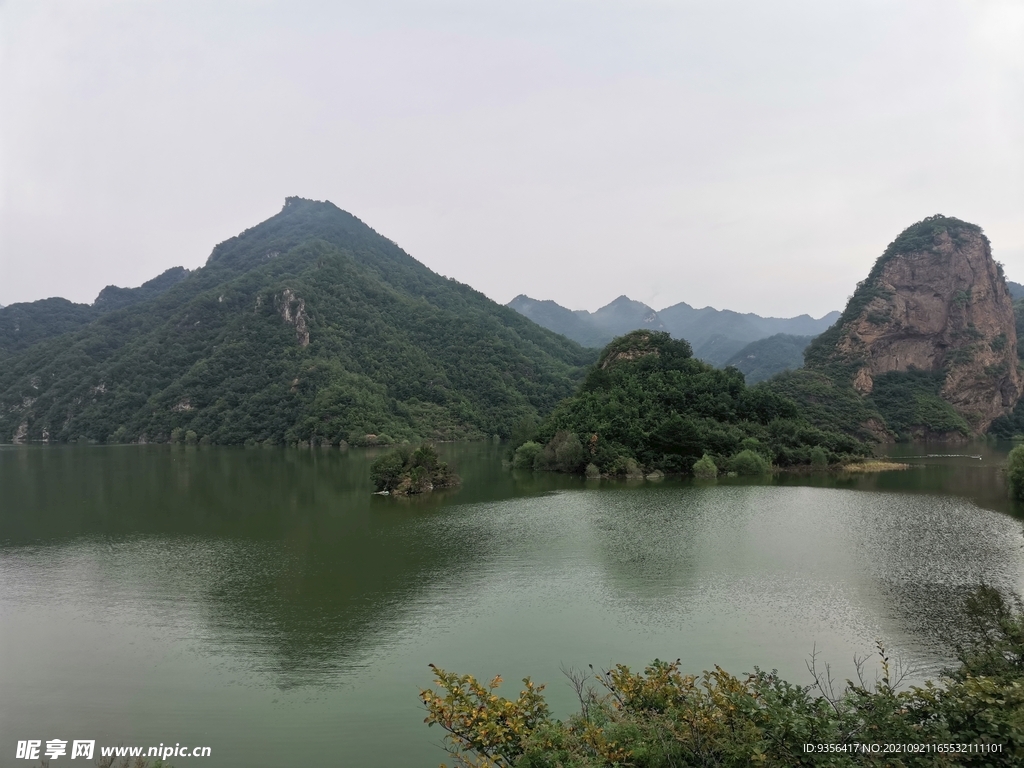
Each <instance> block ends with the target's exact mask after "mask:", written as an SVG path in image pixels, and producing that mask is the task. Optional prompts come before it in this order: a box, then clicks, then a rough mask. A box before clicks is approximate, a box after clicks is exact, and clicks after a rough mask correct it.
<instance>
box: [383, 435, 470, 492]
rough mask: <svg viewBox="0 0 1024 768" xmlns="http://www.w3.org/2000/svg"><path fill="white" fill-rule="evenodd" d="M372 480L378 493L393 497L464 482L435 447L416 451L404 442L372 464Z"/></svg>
mask: <svg viewBox="0 0 1024 768" xmlns="http://www.w3.org/2000/svg"><path fill="white" fill-rule="evenodd" d="M370 479H371V480H372V481H373V485H374V490H375V492H376V493H379V494H383V495H392V496H408V495H411V494H416V493H427V492H428V491H433V490H437V489H438V488H454V487H455V486H457V485H459V484H461V483H462V479H461V478H460V477H459V476H458V475H456V474H455V473H454V472H452V471H451V470H450V469H449V468H448V465H447V464H446V463H445V462H443V461H441V459H440V457H439V456H438V455H437V451H436V450H434V446H432V445H429V444H424V445H421V446H420V447H419V448H417V449H416V450H413V449H412V448H411V447H410V446H408V445H400V446H399V447H398V448H396V449H394V450H393V451H388V452H387V453H385V454H382V455H381V456H378V457H377V459H376V460H375V461H374V462H373V464H371V465H370Z"/></svg>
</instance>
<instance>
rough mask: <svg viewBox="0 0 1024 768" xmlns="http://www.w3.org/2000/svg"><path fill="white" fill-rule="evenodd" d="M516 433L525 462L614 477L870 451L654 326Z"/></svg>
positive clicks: (518, 456) (755, 468) (615, 350)
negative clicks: (531, 430)
mask: <svg viewBox="0 0 1024 768" xmlns="http://www.w3.org/2000/svg"><path fill="white" fill-rule="evenodd" d="M518 438H519V439H518V441H514V442H513V444H512V448H513V449H514V450H515V453H514V454H513V462H514V463H515V464H516V465H518V466H532V467H533V468H536V469H555V470H559V471H563V472H584V471H586V472H588V473H590V474H593V473H600V474H610V475H628V474H636V473H638V472H652V471H661V472H666V473H689V472H692V471H694V465H695V464H696V463H697V462H698V461H700V460H702V459H704V457H705V456H707V459H708V460H709V461H711V462H714V465H715V469H716V471H736V472H740V473H754V472H759V471H764V470H766V469H767V468H768V467H769V466H770V465H771V464H777V465H781V466H791V465H797V464H810V463H811V462H812V461H813V460H814V459H815V458H816V457H817V458H818V460H819V461H820V462H822V463H828V462H835V461H838V460H839V459H841V458H844V457H849V456H854V455H863V454H864V453H866V452H867V447H866V445H865V444H864V443H863V442H862V441H860V440H858V439H856V438H854V437H851V436H850V435H847V434H843V433H841V432H839V431H836V430H833V429H825V428H820V427H817V426H815V425H814V424H812V423H811V422H809V421H808V420H807V419H806V418H804V417H803V416H802V415H801V413H800V411H799V409H798V407H797V405H796V403H795V402H794V401H793V400H792V399H790V398H788V397H786V396H784V395H782V394H780V393H779V392H777V391H776V390H774V389H771V388H769V387H767V386H764V385H758V386H754V387H748V386H747V385H746V383H745V382H744V380H743V374H742V373H740V372H739V371H737V370H736V369H734V368H728V369H725V370H719V369H716V368H714V367H712V366H711V365H709V364H708V363H705V362H702V361H700V360H697V359H695V358H694V357H693V351H692V349H691V348H690V345H689V344H688V343H687V342H685V341H681V340H675V339H672V338H671V337H670V336H669V335H668V334H667V333H663V332H656V331H634V332H632V333H630V334H627V335H625V336H623V337H621V338H618V339H616V340H615V341H613V342H612V343H611V344H609V345H608V346H607V347H605V349H604V350H603V351H602V353H601V357H600V358H599V360H598V361H597V363H596V364H595V365H594V366H592V367H591V368H590V370H589V372H588V373H587V376H586V379H585V380H584V381H583V383H582V384H581V385H580V387H579V389H578V390H577V391H576V393H575V395H574V396H573V397H571V398H569V399H568V400H566V401H565V402H563V403H561V404H560V405H559V406H558V407H557V408H556V409H555V411H554V413H552V414H551V416H550V417H548V418H547V419H546V420H545V421H544V422H543V423H542V424H541V425H540V426H539V428H538V429H537V430H536V434H535V435H530V434H528V433H526V432H520V433H519V434H518ZM516 442H518V443H519V445H516Z"/></svg>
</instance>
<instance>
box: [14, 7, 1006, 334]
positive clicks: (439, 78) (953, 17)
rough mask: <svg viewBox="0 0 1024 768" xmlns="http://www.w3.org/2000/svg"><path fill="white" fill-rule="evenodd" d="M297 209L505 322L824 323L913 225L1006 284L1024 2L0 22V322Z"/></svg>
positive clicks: (90, 292) (68, 10) (106, 12)
mask: <svg viewBox="0 0 1024 768" xmlns="http://www.w3.org/2000/svg"><path fill="white" fill-rule="evenodd" d="M291 195H297V196H300V197H306V198H312V199H317V200H330V201H331V202H333V203H335V204H336V205H338V206H339V207H341V208H343V209H345V210H347V211H349V212H351V213H352V214H354V215H355V216H357V217H359V218H360V219H362V220H363V221H365V222H366V223H367V224H369V225H370V226H372V227H373V228H374V229H376V230H377V231H378V232H380V233H381V234H383V235H385V236H387V237H389V238H390V239H392V240H394V241H396V242H397V243H398V244H399V245H401V246H402V247H403V248H404V249H405V250H406V251H407V252H409V253H410V254H411V255H412V256H414V257H415V258H417V259H418V260H419V261H421V262H422V263H424V264H426V265H427V266H428V267H430V268H431V269H433V270H434V271H436V272H439V273H441V274H444V275H447V276H449V277H453V278H455V279H457V280H459V281H460V282H463V283H468V284H469V285H471V286H473V287H474V288H476V289H478V290H480V291H482V292H483V293H484V294H486V295H487V296H489V297H490V298H492V299H494V300H495V301H498V302H501V303H506V302H508V301H509V300H511V299H512V298H513V297H514V296H516V295H517V294H520V293H525V294H527V295H529V296H532V297H534V298H538V299H553V300H555V301H557V302H558V303H560V304H562V305H564V306H568V307H570V308H572V309H591V310H593V309H597V308H598V307H600V306H602V305H604V304H607V303H608V302H609V301H611V300H613V299H614V298H616V297H617V296H619V295H621V294H625V295H627V296H629V297H630V298H633V299H636V300H639V301H643V302H645V303H647V304H649V305H651V306H652V307H654V308H655V309H661V308H664V307H666V306H669V305H672V304H675V303H677V302H680V301H685V302H687V303H689V304H691V305H694V306H706V305H710V306H714V307H717V308H720V309H721V308H727V309H734V310H738V311H743V312H757V313H758V314H762V315H772V316H781V317H788V316H792V315H797V314H801V313H809V314H811V315H814V316H815V317H818V316H821V315H823V314H825V313H827V312H829V311H831V310H835V309H841V308H842V307H843V305H844V304H845V301H846V299H847V297H848V296H849V295H850V294H851V293H852V292H853V289H854V286H855V284H856V282H857V281H858V280H860V279H863V278H864V277H865V276H866V275H867V272H868V270H869V269H870V267H871V264H872V263H873V261H874V260H875V258H877V257H878V255H879V254H881V252H882V251H883V250H884V249H885V246H886V245H887V244H888V243H889V242H890V241H892V240H893V239H894V238H895V237H896V235H898V234H899V232H900V231H901V230H903V229H904V228H906V227H907V226H909V225H910V224H912V223H914V222H915V221H918V220H920V219H922V218H924V217H925V216H928V215H931V214H934V213H943V214H946V215H950V216H956V217H958V218H961V219H965V220H967V221H971V222H973V223H976V224H979V225H981V226H982V227H983V228H984V229H985V231H986V233H987V235H988V236H989V238H990V240H991V241H992V245H993V250H994V254H995V257H996V258H997V259H998V260H1000V261H1002V262H1003V263H1004V264H1005V265H1006V273H1007V276H1008V277H1009V278H1010V279H1013V280H1017V281H1021V282H1024V3H1022V2H1020V1H1019V0H1009V1H1007V2H1002V1H1000V0H963V1H954V0H860V1H858V2H846V1H845V0H833V1H831V2H827V3H823V2H820V0H808V1H806V2H790V1H788V0H773V1H772V2H770V3H766V2H764V1H763V0H749V1H745V2H738V1H733V0H715V1H714V2H711V0H706V1H705V2H686V1H685V0H675V1H673V2H669V1H668V0H658V1H654V0H651V1H647V0H614V1H612V0H608V1H602V0H539V1H535V0H515V1H514V2H511V1H510V0H504V2H491V1H490V0H418V1H415V2H414V1H412V0H405V1H395V2H392V1H391V0H373V1H372V2H343V1H334V2H302V1H301V0H288V2H270V1H269V0H268V1H266V2H264V1H261V0H245V1H244V2H230V1H229V0H222V1H221V0H212V1H211V0H132V1H128V0H65V1H64V2H51V0H0V304H4V305H6V304H10V303H14V302H19V301H33V300H36V299H41V298H46V297H49V296H63V297H65V298H68V299H71V300H73V301H78V302H91V301H92V300H93V299H94V298H95V296H96V294H97V293H99V291H100V290H101V289H102V288H103V287H104V286H106V285H109V284H115V285H121V286H136V285H139V284H141V283H142V282H144V281H145V280H148V279H150V278H152V277H154V276H156V275H157V274H159V273H160V272H162V271H164V270H165V269H167V268H169V267H172V266H176V265H182V266H185V267H188V268H195V267H199V266H201V265H202V264H204V263H205V261H206V258H207V257H208V256H209V253H210V251H211V249H212V248H213V246H214V245H215V244H217V243H218V242H221V241H223V240H226V239H227V238H229V237H231V236H233V235H235V234H237V233H239V232H241V231H242V230H244V229H246V228H248V227H250V226H253V225H254V224H256V223H258V222H260V221H262V220H264V219H266V218H269V217H270V216H272V215H274V214H275V213H276V212H277V211H279V210H280V208H281V206H282V205H283V203H284V198H285V197H286V196H291Z"/></svg>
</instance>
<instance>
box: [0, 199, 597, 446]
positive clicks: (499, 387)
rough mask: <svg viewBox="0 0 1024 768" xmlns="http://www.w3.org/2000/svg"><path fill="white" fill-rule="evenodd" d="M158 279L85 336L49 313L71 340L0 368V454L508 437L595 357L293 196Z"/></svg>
mask: <svg viewBox="0 0 1024 768" xmlns="http://www.w3.org/2000/svg"><path fill="white" fill-rule="evenodd" d="M166 275H167V273H165V275H164V276H161V277H160V278H157V281H158V284H157V285H156V286H155V287H154V288H153V290H152V291H150V292H149V293H148V294H147V295H141V294H132V296H135V297H137V298H138V299H139V300H138V301H137V302H135V303H132V302H131V301H128V302H126V301H125V299H126V295H125V294H124V293H123V291H121V290H119V289H115V290H110V289H104V291H103V292H102V293H101V294H100V297H98V299H97V305H94V307H92V308H90V310H91V311H93V312H97V313H99V314H98V315H97V316H95V317H93V318H92V319H91V320H90V319H89V318H88V317H87V316H86V315H85V314H84V313H81V312H79V310H74V309H71V310H69V309H68V307H66V306H63V305H61V307H62V308H63V309H64V310H67V311H68V314H69V317H68V319H67V322H63V321H62V325H61V327H62V328H70V331H69V332H65V333H63V335H59V336H52V335H51V337H49V338H46V337H45V336H46V334H42V333H40V334H37V336H39V339H38V340H36V341H35V343H31V344H28V345H23V346H21V347H20V348H18V349H16V350H14V351H12V352H11V353H10V354H8V356H7V358H6V359H5V360H4V364H3V366H2V367H0V439H3V440H12V439H14V440H78V439H83V438H84V439H88V440H96V441H111V442H125V441H139V442H148V441H163V440H168V439H175V438H177V437H179V436H181V437H186V439H189V440H197V441H201V442H211V443H222V444H232V443H241V442H243V441H249V442H251V441H263V442H270V443H280V442H296V441H313V442H317V443H335V444H337V443H340V442H341V441H343V440H345V441H348V442H366V441H372V440H374V439H375V438H373V437H368V436H379V441H380V442H387V440H388V439H389V438H390V439H401V438H409V439H412V438H434V439H455V438H459V437H474V436H483V435H491V434H494V433H497V434H500V435H508V434H509V433H510V432H511V429H512V426H513V425H514V424H515V423H517V422H518V421H520V420H522V419H524V418H533V417H535V416H537V415H538V414H543V413H547V412H549V411H550V410H551V409H552V408H553V407H554V406H555V404H556V403H557V402H558V401H559V400H561V399H562V398H564V397H566V396H567V395H569V394H570V393H571V391H572V389H573V385H574V381H575V380H576V379H577V378H578V377H579V375H581V373H582V369H581V366H583V365H586V364H588V363H590V362H591V361H592V360H593V359H594V358H595V357H596V353H594V352H592V351H589V350H585V349H584V348H582V347H580V346H579V345H578V344H576V343H575V342H572V341H569V340H568V339H565V338H563V337H561V336H558V335H556V334H554V333H552V332H550V331H547V330H545V329H543V328H541V327H539V326H537V325H536V324H534V323H532V322H530V321H529V320H527V319H526V318H524V317H522V316H521V315H520V314H518V313H516V312H514V311H513V310H511V309H507V308H505V307H502V306H501V305H498V304H495V303H494V302H492V301H490V300H489V299H487V298H486V297H485V296H483V295H482V294H480V293H478V292H477V291H474V290H473V289H471V288H469V287H468V286H466V285H462V284H460V283H458V282H456V281H454V280H450V279H448V278H444V277H442V276H440V275H437V274H435V273H434V272H431V271H430V270H429V269H427V268H426V267H424V266H423V265H422V264H420V263H419V262H417V261H416V260H415V259H413V258H412V257H411V256H409V255H408V254H407V253H405V252H404V251H403V250H402V249H401V248H399V247H398V246H397V245H395V243H393V242H392V241H390V240H388V239H387V238H386V237H383V236H382V235H380V234H378V233H377V232H375V231H374V230H372V229H371V228H370V227H368V226H367V225H366V224H364V223H363V222H361V221H360V220H359V219H357V218H355V217H354V216H352V215H350V214H348V213H346V212H344V211H342V210H340V209H339V208H337V207H336V206H334V205H333V204H331V203H329V202H316V201H311V200H303V199H301V198H295V197H292V198H288V199H287V200H286V202H285V206H284V208H283V209H282V210H281V212H280V213H278V214H277V215H275V216H273V217H271V218H270V219H268V220H267V221H264V222H263V223H262V224H259V225H257V226H255V227H253V228H251V229H248V230H246V231H245V232H243V233H241V234H240V235H238V236H236V237H233V238H231V239H230V240H227V241H225V242H223V243H221V244H220V245H218V246H217V247H216V248H214V249H213V252H212V254H211V255H210V257H209V259H208V260H207V262H206V265H205V266H204V267H202V268H200V269H197V270H194V271H193V272H191V273H188V274H184V275H182V274H181V273H175V274H173V275H171V276H170V277H165V276H166ZM178 277H180V278H182V279H180V280H176V278H178ZM147 285H149V284H147ZM144 287H145V286H144ZM161 291H162V292H161ZM101 298H102V299H103V300H102V301H100V299H101ZM51 301H57V300H51ZM68 304H69V305H70V302H68ZM111 305H114V306H117V307H119V308H118V309H114V310H110V311H101V310H103V308H104V307H107V306H111ZM70 306H71V307H72V308H73V307H75V306H77V305H70ZM8 309H11V308H5V309H4V310H2V311H3V312H7V311H8ZM76 312H77V313H78V314H76V315H74V317H72V316H71V313H76ZM75 322H85V324H84V325H79V326H78V327H75V325H74V323H75ZM50 330H59V328H57V327H56V326H55V327H54V328H52V329H50Z"/></svg>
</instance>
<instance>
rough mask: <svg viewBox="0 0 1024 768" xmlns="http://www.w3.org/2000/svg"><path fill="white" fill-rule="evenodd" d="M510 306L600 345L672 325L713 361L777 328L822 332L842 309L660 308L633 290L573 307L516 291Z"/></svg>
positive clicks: (578, 339) (674, 331)
mask: <svg viewBox="0 0 1024 768" xmlns="http://www.w3.org/2000/svg"><path fill="white" fill-rule="evenodd" d="M508 306H509V307H511V308H512V309H514V310H515V311H516V312H519V313H520V314H522V315H525V316H526V317H528V318H530V319H531V320H533V321H534V322H535V323H537V324H538V325H542V326H544V327H545V328H548V329H549V330H552V331H555V332H556V333H560V334H562V335H563V336H567V337H569V338H570V339H572V340H573V341H576V342H578V343H580V344H582V345H583V346H587V347H600V346H604V345H605V344H607V343H608V342H609V341H611V340H612V339H613V338H615V337H617V336H622V335H623V334H626V333H628V332H629V331H633V330H637V329H641V328H642V329H646V330H652V331H667V332H668V333H670V334H671V335H672V336H673V337H674V338H677V339H686V340H687V341H688V342H690V345H691V346H692V347H693V350H694V355H695V356H696V357H698V358H700V359H702V360H704V361H705V362H709V363H712V364H713V365H723V364H725V362H726V361H727V360H729V359H730V358H731V357H732V356H733V355H735V354H736V353H737V352H739V351H740V350H741V349H743V348H744V347H745V346H746V345H748V344H750V343H751V342H754V341H757V340H759V339H764V338H768V337H769V336H774V335H776V334H786V335H788V336H817V335H818V334H819V333H822V332H824V331H825V330H826V329H827V328H828V327H829V326H831V325H832V324H833V323H834V322H835V321H836V320H838V319H839V312H829V313H828V314H827V315H825V316H824V317H820V318H817V319H816V318H813V317H811V316H810V315H807V314H803V315H798V316H796V317H787V318H781V317H761V316H760V315H756V314H754V313H752V312H748V313H745V314H741V313H739V312H734V311H732V310H729V309H715V308H713V307H703V308H701V309H696V308H694V307H692V306H690V305H689V304H686V303H685V302H680V303H679V304H673V305H672V306H670V307H666V308H664V309H661V310H657V311H656V310H654V309H652V308H651V307H649V306H647V305H646V304H643V303H642V302H639V301H634V300H632V299H630V298H628V297H627V296H619V297H618V298H617V299H615V300H614V301H613V302H611V303H610V304H607V305H605V306H604V307H601V308H600V309H598V310H597V311H595V312H588V311H587V310H575V311H574V310H570V309H566V308H565V307H563V306H560V305H559V304H557V303H555V302H554V301H538V300H537V299H532V298H530V297H529V296H526V295H522V294H521V295H519V296H516V297H515V298H514V299H512V301H510V302H509V303H508Z"/></svg>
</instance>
